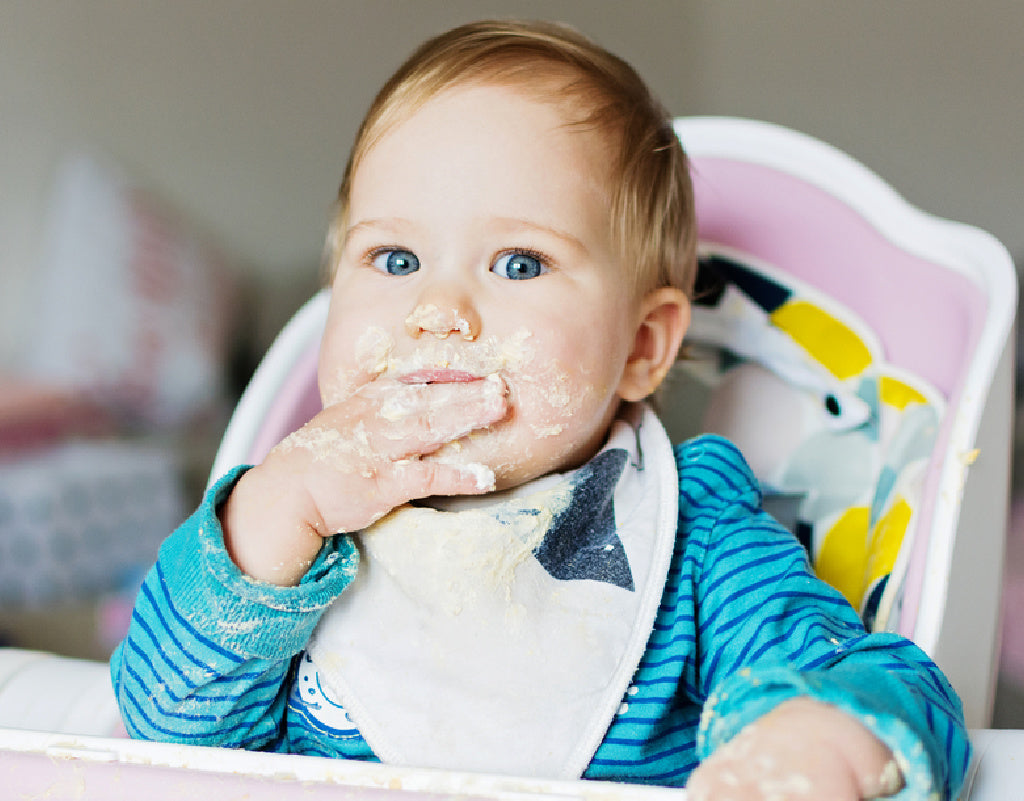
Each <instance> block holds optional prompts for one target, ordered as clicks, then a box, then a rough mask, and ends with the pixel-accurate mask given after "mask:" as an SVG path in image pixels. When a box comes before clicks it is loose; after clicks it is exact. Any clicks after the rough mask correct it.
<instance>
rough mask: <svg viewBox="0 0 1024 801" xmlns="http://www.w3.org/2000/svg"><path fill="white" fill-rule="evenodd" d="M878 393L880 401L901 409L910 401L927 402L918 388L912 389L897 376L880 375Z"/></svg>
mask: <svg viewBox="0 0 1024 801" xmlns="http://www.w3.org/2000/svg"><path fill="white" fill-rule="evenodd" d="M878 395H879V397H880V398H881V400H882V403H886V404H888V405H889V406H892V407H894V408H896V409H899V410H901V411H902V410H903V409H906V408H907V406H909V405H910V404H912V403H927V402H928V399H927V398H925V396H924V395H922V394H921V393H920V392H919V391H918V390H916V389H914V387H912V386H910V384H908V383H906V382H905V381H900V379H898V378H893V377H892V376H891V375H884V376H882V380H881V381H880V382H879V387H878Z"/></svg>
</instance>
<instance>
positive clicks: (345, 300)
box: [320, 86, 639, 489]
mask: <svg viewBox="0 0 1024 801" xmlns="http://www.w3.org/2000/svg"><path fill="white" fill-rule="evenodd" d="M564 123H565V118H564V116H563V113H562V112H561V111H560V109H559V108H558V107H557V106H555V105H551V104H547V103H543V102H539V101H536V100H532V99H529V98H528V97H527V96H526V95H524V94H522V93H521V92H517V91H515V90H512V89H509V88H504V87H496V86H464V87H456V88H455V89H451V90H448V91H447V92H445V93H443V94H441V95H439V96H437V97H435V98H433V99H432V100H430V101H429V102H428V103H427V104H426V105H425V106H423V107H422V108H421V109H419V110H418V111H417V112H416V113H415V114H414V115H413V116H412V117H410V118H409V119H407V120H406V121H404V122H402V123H401V124H399V125H397V126H396V127H394V128H392V129H391V130H390V131H389V132H388V133H387V134H386V135H385V136H384V138H383V139H381V140H380V142H379V143H378V144H376V145H375V146H374V147H373V148H372V149H371V150H370V151H369V152H368V153H367V154H366V156H365V158H364V160H363V161H362V163H361V164H360V165H359V167H358V169H357V170H356V173H355V175H354V180H353V182H352V188H351V197H350V204H349V214H348V228H347V230H346V231H345V234H344V235H345V240H344V245H343V247H342V249H341V254H340V259H339V263H338V264H337V272H336V276H335V280H334V284H333V288H332V298H331V310H330V315H329V319H328V323H327V330H326V333H325V336H324V341H323V346H322V349H321V356H320V389H321V394H322V396H323V400H324V404H325V405H330V404H331V403H335V402H337V401H338V400H340V399H341V398H344V397H346V396H347V395H348V394H349V393H351V392H352V391H353V389H354V388H355V387H356V386H357V385H358V384H359V383H360V382H362V381H365V380H366V378H367V376H369V377H371V378H372V380H374V381H379V382H382V385H386V384H388V383H389V382H390V383H393V384H394V386H395V387H396V388H399V387H400V385H401V384H408V383H427V382H451V383H453V384H456V385H458V384H461V383H463V382H469V381H480V380H490V381H500V382H502V383H503V384H504V385H505V386H506V387H507V390H508V400H509V408H510V411H509V414H508V415H507V417H506V418H505V419H504V420H503V421H502V422H500V423H498V424H497V425H494V426H492V427H490V428H488V429H486V430H483V431H477V432H475V433H473V434H470V435H468V436H467V437H464V438H463V439H461V440H459V441H458V442H455V443H450V444H449V445H447V446H445V448H443V449H442V452H441V453H440V454H439V457H440V458H445V459H455V460H457V461H459V462H463V463H467V464H468V463H483V464H486V465H488V466H489V467H491V468H492V469H493V470H494V472H495V475H496V477H497V486H498V488H499V489H500V488H504V487H508V486H512V485H516V484H519V483H522V482H523V481H526V480H529V479H531V478H534V477H536V476H539V475H542V474H544V473H547V472H550V471H552V470H559V469H565V468H568V467H572V466H575V465H576V464H579V463H580V462H582V461H585V460H586V459H587V458H589V457H590V456H591V455H592V454H593V453H594V452H595V450H596V449H597V448H598V447H599V446H600V444H601V443H602V441H603V439H604V437H605V434H606V431H607V428H608V425H609V422H610V420H611V418H612V417H613V416H614V412H615V409H616V407H617V406H618V403H619V396H618V394H617V391H618V389H619V386H620V382H621V381H622V375H623V368H624V365H625V363H626V359H627V357H628V355H629V353H630V350H631V347H632V343H633V336H634V333H635V331H636V327H637V324H638V319H637V317H638V314H639V308H638V304H637V303H636V302H634V301H633V300H632V296H631V294H630V291H629V289H628V286H629V282H628V280H627V278H626V276H627V271H626V268H625V266H624V265H623V264H622V263H621V259H620V257H619V256H618V254H617V249H616V248H615V246H614V243H613V239H612V225H611V219H610V205H609V203H610V201H609V197H608V193H607V188H606V185H605V175H606V163H605V161H606V159H607V155H606V152H605V150H604V148H603V147H602V143H601V140H600V138H599V137H598V136H597V135H596V134H594V133H592V132H585V131H581V130H578V129H575V130H574V129H572V128H567V127H563V126H564ZM395 399H396V402H395V403H394V404H391V405H390V406H389V405H388V404H387V403H385V404H383V405H382V407H381V412H380V413H381V414H389V415H401V414H402V408H401V394H400V393H398V392H396V395H395Z"/></svg>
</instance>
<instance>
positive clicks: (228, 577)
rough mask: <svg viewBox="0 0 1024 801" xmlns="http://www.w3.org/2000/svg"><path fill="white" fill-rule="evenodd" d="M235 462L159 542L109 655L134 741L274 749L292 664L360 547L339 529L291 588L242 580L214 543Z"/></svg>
mask: <svg viewBox="0 0 1024 801" xmlns="http://www.w3.org/2000/svg"><path fill="white" fill-rule="evenodd" d="M245 469H246V468H244V467H241V468H237V469H236V470H234V471H232V472H231V473H229V474H228V475H226V476H225V477H224V478H223V479H221V480H220V481H219V482H217V484H216V485H214V486H213V487H211V488H210V489H209V490H208V491H207V493H206V496H205V497H204V499H203V502H202V504H201V505H200V507H199V508H198V509H197V510H196V512H195V513H194V514H193V515H192V516H191V517H190V518H189V519H188V520H186V521H185V522H184V523H183V524H182V525H181V526H180V527H179V528H178V529H177V530H176V531H175V532H174V533H173V534H172V535H171V536H170V537H168V539H167V540H165V541H164V543H163V545H162V546H161V548H160V552H159V555H158V557H157V562H156V564H155V565H154V566H153V568H152V569H151V570H150V571H149V573H148V574H147V576H146V578H145V580H144V582H143V584H142V588H141V590H140V591H139V595H138V597H137V599H136V602H135V609H134V611H133V613H132V619H131V624H130V626H129V630H128V633H127V635H126V637H125V639H124V640H123V641H122V642H121V644H120V645H119V646H118V647H117V649H116V651H115V652H114V654H113V656H112V657H111V663H110V667H111V678H112V681H113V684H114V691H115V694H116V696H117V701H118V705H119V707H120V709H121V716H122V719H123V720H124V723H125V728H126V729H127V731H128V733H129V734H130V735H131V736H132V737H136V738H140V739H149V740H161V741H166V742H181V743H191V744H198V745H217V746H227V747H238V748H249V749H255V748H274V749H278V750H280V749H282V745H281V742H280V741H281V739H282V738H284V737H285V736H286V727H285V725H284V716H285V707H286V703H287V696H288V679H289V676H290V673H291V670H292V662H293V660H294V658H295V657H296V655H297V654H299V652H300V651H301V650H302V649H303V648H304V647H305V644H306V642H307V641H308V640H309V637H310V636H311V634H312V632H313V629H314V628H315V627H316V624H317V622H318V621H319V620H320V617H321V615H322V614H323V613H324V611H326V609H327V607H328V606H329V605H330V603H331V602H332V601H333V600H334V598H336V597H337V596H338V595H339V594H340V593H341V592H342V591H343V590H344V589H345V587H346V586H348V584H349V582H350V581H351V580H352V578H353V577H354V576H355V573H356V569H357V566H358V560H359V557H358V551H357V550H356V548H355V546H354V544H353V543H352V541H351V539H349V538H348V537H343V536H338V537H334V538H332V539H329V540H326V541H325V543H324V546H323V547H322V548H321V551H320V553H319V555H318V556H317V559H316V561H315V562H314V563H313V565H312V566H311V567H310V569H309V571H308V572H307V574H306V575H305V576H304V577H303V579H302V581H301V582H300V583H299V584H298V585H297V586H295V587H278V586H275V585H272V584H268V583H265V582H261V581H258V580H256V579H252V578H250V577H249V576H246V575H244V574H243V573H242V572H241V571H240V570H239V569H238V568H237V567H236V566H235V564H234V563H233V562H232V561H231V558H230V557H229V556H228V554H227V551H226V550H225V548H224V540H223V532H222V529H221V526H220V522H219V520H218V518H217V509H218V507H219V505H220V504H221V503H222V502H223V501H224V500H225V499H226V498H227V496H228V494H229V493H230V491H231V489H232V487H233V486H234V484H235V482H237V480H238V479H239V477H240V476H241V475H242V473H244V471H245ZM283 750H287V749H286V748H285V749H283Z"/></svg>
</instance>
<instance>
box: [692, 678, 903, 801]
mask: <svg viewBox="0 0 1024 801" xmlns="http://www.w3.org/2000/svg"><path fill="white" fill-rule="evenodd" d="M902 786H903V777H902V775H901V774H900V771H899V768H897V766H896V762H895V760H894V759H893V756H892V752H891V751H890V750H889V749H888V748H887V747H886V746H885V745H884V744H883V743H882V742H881V741H880V740H878V739H877V738H876V737H875V736H874V735H873V734H872V733H871V732H870V731H868V730H867V729H866V728H865V727H864V726H862V725H861V724H860V722H859V721H857V719H856V718H854V717H852V716H850V715H847V714H846V713H845V712H842V711H840V710H839V709H837V708H836V707H833V706H829V705H828V704H824V703H821V702H819V701H814V700H812V699H809V698H794V699H791V700H789V701H785V702H783V703H782V704H780V705H779V706H778V707H776V708H775V709H774V710H772V711H771V712H770V713H768V714H767V715H765V716H764V717H763V718H761V719H760V720H757V721H755V722H754V723H751V724H750V725H748V726H746V727H745V728H744V729H743V730H741V731H740V733H739V734H738V735H736V737H734V738H733V739H732V740H730V741H729V742H728V743H727V744H726V745H724V746H722V747H721V748H720V749H719V750H717V751H716V752H715V753H714V754H712V755H711V756H710V757H709V758H708V759H707V760H705V761H704V762H703V763H701V764H700V766H698V768H697V769H696V770H695V771H694V772H693V775H692V776H691V777H690V781H689V783H688V784H687V785H686V797H687V801H753V800H754V799H758V800H759V801H768V800H769V799H770V800H771V801H795V800H796V799H800V801H826V800H827V801H860V799H867V798H883V797H885V796H889V795H893V794H894V793H896V792H897V791H899V790H900V789H901V788H902Z"/></svg>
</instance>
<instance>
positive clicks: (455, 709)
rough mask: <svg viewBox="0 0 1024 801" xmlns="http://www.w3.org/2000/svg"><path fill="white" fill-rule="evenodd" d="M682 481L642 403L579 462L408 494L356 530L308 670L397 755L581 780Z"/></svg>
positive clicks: (643, 627) (608, 713)
mask: <svg viewBox="0 0 1024 801" xmlns="http://www.w3.org/2000/svg"><path fill="white" fill-rule="evenodd" d="M678 496H679V482H678V475H677V472H676V467H675V460H674V457H673V453H672V448H671V444H670V443H669V440H668V436H667V435H666V433H665V430H664V428H663V427H662V425H661V423H660V422H659V421H658V419H657V417H656V416H655V414H654V413H653V412H652V411H651V410H650V408H649V407H647V406H646V405H643V404H633V405H626V406H624V407H623V413H622V414H621V416H620V419H619V420H617V421H616V422H615V424H614V425H613V427H612V430H611V433H610V435H609V438H608V442H607V444H606V445H605V447H604V448H603V449H602V450H601V451H600V452H599V453H598V454H597V455H596V456H595V457H594V458H593V459H592V460H591V461H590V462H588V463H587V464H586V465H584V466H583V467H581V468H579V469H577V470H574V471H572V472H569V473H565V474H559V475H552V476H545V477H543V478H541V479H538V480H536V481H533V482H530V483H529V484H526V485H523V486H522V487H518V488H516V489H515V490H513V491H510V492H506V493H501V494H498V495H491V496H487V497H485V498H482V499H468V498H467V499H456V500H455V502H454V503H452V504H449V506H448V508H447V509H446V510H444V511H442V510H439V509H436V508H427V507H417V506H405V507H401V508H400V509H397V510H395V511H394V512H392V513H391V514H390V515H388V516H387V517H385V518H383V519H382V520H380V521H379V522H378V523H376V524H375V525H374V526H372V527H371V528H369V529H367V530H365V531H363V532H362V533H361V534H360V535H359V536H358V542H359V546H360V550H361V555H362V557H363V560H362V562H361V563H360V568H359V573H358V575H357V577H356V578H355V580H354V581H353V582H352V584H351V585H350V586H349V588H348V589H346V591H345V592H344V593H343V594H342V595H341V596H340V597H339V598H338V600H337V601H335V603H334V604H333V605H332V606H331V608H330V609H329V610H328V611H327V613H326V614H325V615H324V617H323V618H322V620H321V622H320V625H319V626H318V627H317V629H316V631H315V633H314V635H313V637H312V639H311V641H310V643H309V646H308V648H307V653H308V655H309V656H310V657H311V659H312V665H310V664H309V663H308V662H307V661H306V660H303V663H304V666H305V667H304V669H305V670H306V671H310V670H315V671H316V672H318V673H319V676H318V677H316V676H308V678H309V679H311V680H313V681H314V682H316V681H317V680H319V683H320V684H321V685H322V686H323V687H324V690H325V692H326V693H327V694H328V696H329V698H330V700H331V701H332V702H333V703H334V704H335V705H336V707H335V708H334V711H333V714H335V715H338V714H342V715H343V714H344V713H347V716H348V718H350V719H351V721H352V723H354V724H355V727H356V728H357V729H358V730H359V732H360V733H361V734H362V735H363V737H364V738H365V739H366V741H367V743H368V744H369V745H370V747H371V748H372V749H373V751H374V753H375V754H376V755H377V756H378V757H379V758H380V759H381V760H382V761H384V762H388V763H392V764H404V765H415V766H419V767H438V768H446V769H453V770H469V771H481V772H489V773H504V774H512V775H520V776H536V777H550V778H576V777H579V776H580V775H582V773H583V771H584V770H585V769H586V767H587V765H588V764H589V763H590V760H591V758H592V757H593V754H594V752H595V751H596V750H597V747H598V745H600V743H601V740H602V739H603V737H604V735H605V732H606V731H607V730H608V726H609V724H610V723H611V721H612V719H613V717H614V716H615V714H616V712H617V710H618V708H619V706H620V704H621V703H622V701H623V697H624V696H625V694H626V691H627V689H628V688H629V683H630V680H631V679H632V676H633V674H634V672H635V670H636V667H637V665H638V664H639V662H640V659H641V657H642V656H643V653H644V651H645V648H646V645H647V640H648V638H649V636H650V632H651V627H652V625H653V623H654V619H655V615H656V614H657V610H658V605H659V603H660V601H661V597H662V592H663V590H664V585H665V579H666V573H667V571H668V566H669V562H670V560H671V558H672V552H673V547H674V543H675V536H676V525H677V517H678V502H679V500H678ZM327 706H328V707H329V705H327ZM342 708H343V710H344V712H342V711H341V710H342ZM324 722H325V723H329V724H330V723H331V721H324ZM348 726H349V727H351V724H348Z"/></svg>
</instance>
